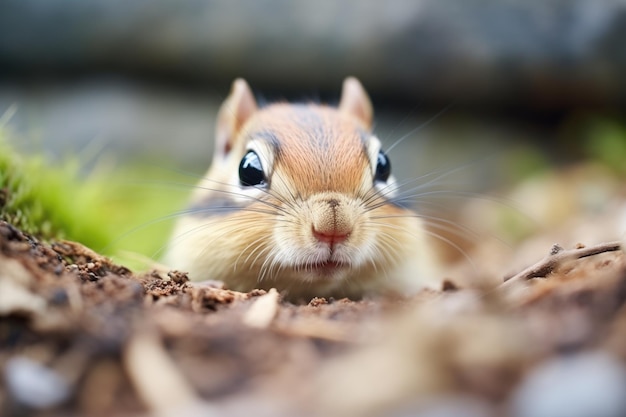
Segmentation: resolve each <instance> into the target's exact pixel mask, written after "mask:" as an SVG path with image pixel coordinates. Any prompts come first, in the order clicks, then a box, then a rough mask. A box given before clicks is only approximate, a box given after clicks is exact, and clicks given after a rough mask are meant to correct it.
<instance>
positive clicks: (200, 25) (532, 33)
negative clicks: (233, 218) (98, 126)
mask: <svg viewBox="0 0 626 417" xmlns="http://www.w3.org/2000/svg"><path fill="white" fill-rule="evenodd" d="M624 39H626V2H624V1H622V0H534V1H529V0H509V1H500V2H498V1H493V0H421V1H410V0H389V1H385V2H374V1H367V2H364V1H361V0H346V1H342V2H337V1H334V0H318V1H300V2H289V1H281V0H266V1H262V2H259V1H254V0H233V1H222V2H220V1H203V0H136V1H132V2H127V1H124V0H93V1H89V2H85V1H83V0H46V1H41V0H3V1H2V2H0V71H2V72H3V73H4V74H13V75H16V74H17V75H20V76H24V75H25V74H36V75H46V74H49V73H51V72H54V73H61V74H67V73H69V74H75V73H77V72H78V73H85V72H107V71H113V72H117V73H120V72H121V73H132V74H135V75H139V76H155V75H156V76H159V77H168V78H170V79H173V80H175V81H185V80H194V81H196V82H198V81H199V82H203V83H207V84H209V85H210V84H214V83H219V84H221V85H223V84H224V83H227V82H230V80H231V79H232V78H233V77H235V76H244V77H246V78H248V79H250V80H252V81H253V82H254V84H255V85H256V87H257V88H261V89H262V90H265V91H268V89H272V88H276V89H277V90H279V91H281V92H282V93H286V92H288V91H289V90H292V91H298V92H299V93H302V92H305V93H306V92H307V91H321V92H334V91H335V90H336V89H337V86H338V85H339V83H340V81H341V79H343V78H344V77H345V76H346V75H347V74H353V75H356V76H358V77H360V78H361V79H362V81H363V82H364V83H365V84H366V85H367V87H368V88H369V89H370V91H371V92H373V93H375V94H378V95H386V96H388V97H390V98H394V99H398V98H399V99H406V100H407V101H411V102H415V101H416V100H426V101H432V102H435V103H441V102H447V101H450V100H457V101H461V102H463V101H465V102H470V103H476V102H481V103H487V104H503V103H504V104H510V103H511V102H515V103H520V102H522V103H526V104H529V105H531V106H539V107H548V108H560V107H570V106H574V105H580V104H589V103H597V102H602V103H611V102H613V101H614V100H624V99H626V83H623V82H622V81H621V79H620V78H621V75H622V74H624V73H625V72H626V48H625V47H624Z"/></svg>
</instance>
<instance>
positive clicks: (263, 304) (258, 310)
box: [243, 288, 280, 329]
mask: <svg viewBox="0 0 626 417" xmlns="http://www.w3.org/2000/svg"><path fill="white" fill-rule="evenodd" d="M279 299H280V295H279V294H278V291H276V289H275V288H272V289H271V290H269V291H268V292H267V294H265V295H262V296H260V297H259V298H257V299H256V300H255V302H254V304H252V305H251V306H250V308H249V309H248V311H247V312H246V314H245V315H244V317H243V322H244V323H245V324H246V325H248V326H250V327H256V328H258V329H265V328H267V327H268V326H269V325H270V324H271V323H272V321H273V320H274V317H276V313H278V301H279Z"/></svg>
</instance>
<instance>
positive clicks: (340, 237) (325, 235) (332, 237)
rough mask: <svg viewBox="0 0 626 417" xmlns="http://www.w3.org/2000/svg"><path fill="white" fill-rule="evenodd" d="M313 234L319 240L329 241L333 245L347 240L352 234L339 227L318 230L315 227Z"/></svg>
mask: <svg viewBox="0 0 626 417" xmlns="http://www.w3.org/2000/svg"><path fill="white" fill-rule="evenodd" d="M313 236H315V239H317V240H319V241H320V242H322V243H327V244H329V245H331V246H332V245H335V244H337V243H341V242H343V241H345V240H346V239H347V238H348V237H349V236H350V232H344V231H340V230H337V229H335V230H328V231H318V230H315V228H313Z"/></svg>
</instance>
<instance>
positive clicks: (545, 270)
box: [504, 242, 622, 285]
mask: <svg viewBox="0 0 626 417" xmlns="http://www.w3.org/2000/svg"><path fill="white" fill-rule="evenodd" d="M620 249H622V244H621V242H607V243H600V244H598V245H595V246H590V247H583V248H580V249H571V250H564V249H563V248H561V247H560V246H558V245H554V246H553V247H552V249H551V251H550V254H549V255H548V256H546V257H545V258H543V259H542V260H541V261H539V262H537V263H536V264H534V265H532V266H530V267H528V268H526V269H524V270H523V271H521V272H519V273H517V274H515V275H513V276H511V277H505V278H504V282H505V284H507V285H509V284H511V283H513V282H519V281H527V280H529V279H532V278H543V277H546V276H547V275H548V274H550V273H551V272H553V271H554V270H555V269H556V268H557V267H558V266H559V265H561V264H562V263H563V262H565V261H568V260H571V259H582V258H587V257H589V256H594V255H598V254H600V253H606V252H614V251H618V250H620Z"/></svg>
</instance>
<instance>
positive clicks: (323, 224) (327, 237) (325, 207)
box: [311, 196, 354, 247]
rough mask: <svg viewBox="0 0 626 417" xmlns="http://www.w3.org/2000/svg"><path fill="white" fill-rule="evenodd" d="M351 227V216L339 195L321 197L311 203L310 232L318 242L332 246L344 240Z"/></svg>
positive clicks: (352, 220)
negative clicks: (311, 219)
mask: <svg viewBox="0 0 626 417" xmlns="http://www.w3.org/2000/svg"><path fill="white" fill-rule="evenodd" d="M353 228H354V219H353V216H352V215H351V214H350V210H349V208H348V206H347V205H346V204H345V203H344V202H342V201H341V199H340V198H339V197H337V198H335V197H334V196H333V197H330V198H322V199H319V200H318V201H316V202H315V204H314V205H313V221H312V224H311V232H312V234H313V237H314V238H315V239H316V240H317V241H318V242H322V243H325V244H328V245H330V246H331V247H332V246H334V245H336V244H338V243H342V242H344V241H346V240H347V239H348V238H349V237H350V234H351V233H352V229H353Z"/></svg>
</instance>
